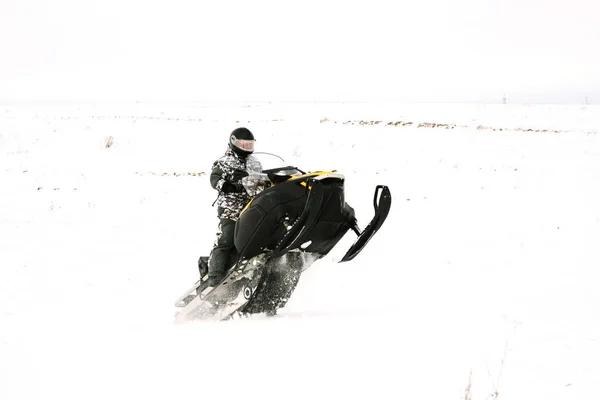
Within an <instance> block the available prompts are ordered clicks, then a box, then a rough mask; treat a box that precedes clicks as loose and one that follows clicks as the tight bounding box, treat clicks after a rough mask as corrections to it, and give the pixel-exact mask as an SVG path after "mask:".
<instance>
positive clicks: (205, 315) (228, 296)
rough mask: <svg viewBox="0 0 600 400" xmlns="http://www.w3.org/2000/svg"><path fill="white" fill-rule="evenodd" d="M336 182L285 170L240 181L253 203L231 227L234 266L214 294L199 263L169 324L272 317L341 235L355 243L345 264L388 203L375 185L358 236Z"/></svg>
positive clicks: (339, 179)
mask: <svg viewBox="0 0 600 400" xmlns="http://www.w3.org/2000/svg"><path fill="white" fill-rule="evenodd" d="M344 180H345V177H344V176H343V175H342V174H339V173H337V172H336V171H319V172H311V173H305V172H304V171H302V170H300V169H298V168H296V167H292V166H286V167H281V168H274V169H268V170H264V171H261V172H258V171H256V172H253V173H251V174H250V176H248V177H246V178H244V179H243V180H242V182H243V184H244V186H245V187H246V190H247V191H248V193H250V195H251V196H253V197H252V198H251V200H250V201H249V203H248V204H247V205H246V206H245V208H244V209H243V210H242V212H241V213H240V217H239V220H238V222H237V223H236V226H235V233H234V245H235V248H236V250H237V259H236V261H235V263H233V265H232V266H231V268H230V269H229V271H228V273H227V274H226V276H225V278H224V280H223V281H221V282H220V283H219V284H218V285H217V286H216V287H204V282H205V281H206V280H207V278H208V264H207V261H208V257H200V261H199V267H200V273H201V277H202V278H201V279H200V280H199V281H198V282H197V283H196V284H195V285H194V286H193V287H192V288H190V289H189V290H188V291H186V292H185V293H184V294H183V295H182V296H181V297H180V298H179V299H177V301H176V302H175V306H176V307H180V308H181V310H180V311H179V312H178V313H177V314H176V316H175V322H176V323H182V322H186V321H189V320H193V319H210V320H225V319H229V318H232V317H233V316H234V315H251V314H259V313H264V314H267V315H275V314H276V313H277V310H278V309H280V308H282V307H284V306H285V304H286V303H287V301H288V299H289V298H290V296H291V295H292V293H293V292H294V290H295V288H296V285H297V284H298V281H299V279H300V276H301V274H302V272H304V271H305V270H306V269H307V268H309V267H310V266H311V265H312V264H313V263H314V262H315V261H317V260H319V259H320V258H323V257H324V256H325V255H327V254H328V253H329V252H330V251H331V250H332V249H333V248H334V247H335V246H336V244H337V243H338V242H339V241H340V239H342V237H343V236H344V235H345V234H346V233H347V232H348V231H349V230H352V231H354V233H355V234H356V235H357V239H356V241H355V242H354V244H353V245H352V246H351V247H350V248H349V250H348V251H347V252H346V254H345V255H344V257H343V258H342V259H341V260H340V261H339V262H347V261H351V260H353V259H354V258H355V257H356V256H357V255H358V254H359V253H360V252H361V251H362V250H363V248H364V247H365V246H366V245H367V243H368V242H369V240H370V239H371V238H372V237H373V235H375V233H376V232H377V231H378V230H379V228H381V226H382V225H383V223H384V222H385V220H386V218H387V215H388V213H389V210H390V207H391V202H392V197H391V193H390V190H389V188H388V187H387V186H385V185H377V186H376V188H375V195H374V198H373V206H374V208H375V216H374V217H373V219H372V220H371V222H370V223H369V224H368V225H367V227H366V228H365V229H364V230H362V231H361V230H360V228H359V226H358V223H357V219H356V217H355V213H354V209H353V208H352V207H351V206H350V205H348V204H347V203H346V201H345V196H344Z"/></svg>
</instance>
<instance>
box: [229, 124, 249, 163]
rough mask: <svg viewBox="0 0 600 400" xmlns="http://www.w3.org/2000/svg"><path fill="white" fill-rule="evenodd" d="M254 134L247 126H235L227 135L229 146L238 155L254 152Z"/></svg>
mask: <svg viewBox="0 0 600 400" xmlns="http://www.w3.org/2000/svg"><path fill="white" fill-rule="evenodd" d="M254 142H255V140H254V135H253V134H252V132H250V130H249V129H247V128H237V129H234V130H233V132H231V135H229V148H230V149H231V150H233V151H234V152H235V153H236V154H237V155H238V156H240V157H247V156H248V155H249V154H252V153H253V152H254Z"/></svg>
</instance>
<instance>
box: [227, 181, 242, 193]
mask: <svg viewBox="0 0 600 400" xmlns="http://www.w3.org/2000/svg"><path fill="white" fill-rule="evenodd" d="M245 190H246V189H244V185H242V184H241V183H240V182H225V183H224V184H223V186H222V187H221V191H222V192H223V193H242V192H244V191H245Z"/></svg>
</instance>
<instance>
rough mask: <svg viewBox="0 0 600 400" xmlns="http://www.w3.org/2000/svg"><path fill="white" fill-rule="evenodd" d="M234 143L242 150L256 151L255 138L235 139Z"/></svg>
mask: <svg viewBox="0 0 600 400" xmlns="http://www.w3.org/2000/svg"><path fill="white" fill-rule="evenodd" d="M233 145H234V146H235V147H237V148H238V149H240V150H244V151H248V152H253V151H254V140H246V139H235V140H234V141H233Z"/></svg>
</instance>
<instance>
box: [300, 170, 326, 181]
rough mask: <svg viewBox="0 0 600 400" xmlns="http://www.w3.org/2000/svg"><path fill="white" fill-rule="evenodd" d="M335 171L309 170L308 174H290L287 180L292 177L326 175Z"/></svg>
mask: <svg viewBox="0 0 600 400" xmlns="http://www.w3.org/2000/svg"><path fill="white" fill-rule="evenodd" d="M334 172H335V171H317V172H310V173H308V174H304V175H296V176H292V177H291V178H290V179H289V180H290V181H292V180H294V179H301V178H306V177H310V176H319V175H327V174H333V173H334Z"/></svg>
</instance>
